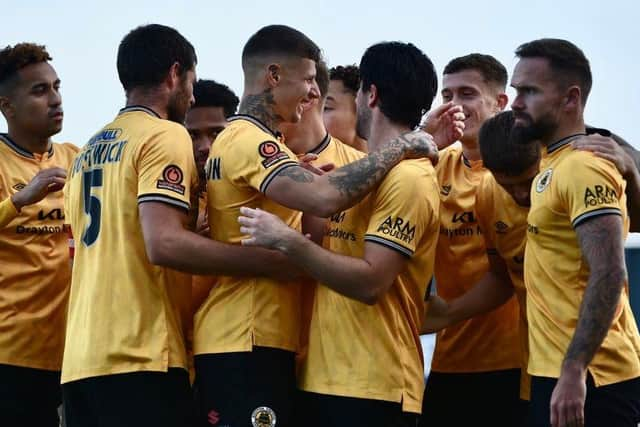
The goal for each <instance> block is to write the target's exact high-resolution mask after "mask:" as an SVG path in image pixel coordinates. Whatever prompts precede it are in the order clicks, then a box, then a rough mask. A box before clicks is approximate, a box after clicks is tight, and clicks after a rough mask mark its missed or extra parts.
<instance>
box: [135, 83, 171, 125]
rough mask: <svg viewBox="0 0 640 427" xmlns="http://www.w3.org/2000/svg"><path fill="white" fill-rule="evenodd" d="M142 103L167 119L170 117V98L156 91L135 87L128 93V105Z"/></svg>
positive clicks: (141, 104)
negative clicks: (168, 106)
mask: <svg viewBox="0 0 640 427" xmlns="http://www.w3.org/2000/svg"><path fill="white" fill-rule="evenodd" d="M132 105H140V106H142V107H146V108H149V109H150V110H153V111H154V112H155V113H156V114H157V115H158V116H160V118H162V119H165V120H167V119H168V117H169V112H168V108H167V105H168V100H167V99H165V98H164V97H162V96H159V95H158V94H157V93H155V92H150V91H146V90H139V89H133V90H131V91H129V93H127V107H130V106H132Z"/></svg>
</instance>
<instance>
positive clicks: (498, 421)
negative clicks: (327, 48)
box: [420, 369, 526, 427]
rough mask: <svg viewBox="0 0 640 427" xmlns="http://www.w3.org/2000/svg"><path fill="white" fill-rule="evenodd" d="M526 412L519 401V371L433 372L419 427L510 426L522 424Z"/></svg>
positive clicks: (426, 389)
mask: <svg viewBox="0 0 640 427" xmlns="http://www.w3.org/2000/svg"><path fill="white" fill-rule="evenodd" d="M525 410H526V406H525V405H524V404H523V402H522V401H521V400H520V369H508V370H504V371H491V372H478V373H443V372H433V371H432V372H431V373H430V374H429V378H428V379H427V384H426V386H425V391H424V400H423V403H422V416H421V417H420V426H424V427H431V426H447V427H469V426H475V425H477V426H492V427H503V426H504V427H513V426H518V425H521V423H522V418H523V416H524V414H523V411H525Z"/></svg>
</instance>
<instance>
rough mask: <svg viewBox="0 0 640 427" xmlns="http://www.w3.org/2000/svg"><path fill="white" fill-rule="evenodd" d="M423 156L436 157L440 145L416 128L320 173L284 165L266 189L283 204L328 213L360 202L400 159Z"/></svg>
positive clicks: (308, 210)
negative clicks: (359, 156) (359, 157)
mask: <svg viewBox="0 0 640 427" xmlns="http://www.w3.org/2000/svg"><path fill="white" fill-rule="evenodd" d="M420 157H432V158H437V148H436V145H435V143H434V142H433V139H432V138H431V136H429V134H427V133H424V132H421V131H414V132H411V133H407V134H404V135H400V136H399V137H397V138H395V139H393V140H391V141H389V142H388V143H386V144H384V145H383V146H382V147H381V148H380V149H379V150H377V151H373V152H371V153H369V154H368V155H367V156H365V157H364V158H362V159H360V160H358V161H356V162H353V163H350V164H348V165H346V166H343V167H341V168H339V169H336V170H334V171H332V172H329V173H327V174H324V175H321V176H318V175H315V174H313V173H311V172H309V171H307V170H305V169H304V168H302V167H299V166H292V167H289V168H286V169H283V170H282V171H281V172H280V173H278V174H277V175H276V177H275V178H274V179H273V181H272V182H271V183H270V184H269V186H268V187H267V189H266V192H265V193H266V195H267V196H268V197H269V198H270V199H272V200H275V201H276V202H278V203H280V204H281V205H284V206H287V207H290V208H292V209H297V210H300V211H303V212H305V213H308V214H312V215H316V216H320V217H328V216H330V215H331V214H333V213H336V212H339V211H341V210H344V209H347V208H349V207H351V206H353V205H355V204H356V203H358V202H359V201H360V200H361V199H362V198H363V197H364V196H365V195H367V194H368V193H369V192H370V191H371V190H372V189H373V188H374V187H376V186H377V185H378V184H379V183H380V181H382V179H383V178H384V176H385V175H386V174H387V172H389V170H391V168H393V167H394V166H395V165H396V164H398V163H399V162H400V161H401V160H403V159H409V158H420Z"/></svg>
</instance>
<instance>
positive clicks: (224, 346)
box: [194, 115, 302, 355]
mask: <svg viewBox="0 0 640 427" xmlns="http://www.w3.org/2000/svg"><path fill="white" fill-rule="evenodd" d="M297 164H298V161H297V158H296V156H295V155H294V154H293V153H292V152H291V151H290V150H289V149H288V148H287V147H286V146H285V145H284V144H283V143H282V142H281V141H280V138H279V135H278V134H277V133H275V132H273V131H272V130H270V129H269V128H267V127H266V126H265V125H264V124H262V123H261V122H260V121H259V120H258V119H256V118H254V117H252V116H248V115H238V116H235V117H232V118H230V119H229V125H228V126H227V127H226V128H225V129H224V130H223V131H222V132H221V133H220V135H218V137H217V138H216V142H215V144H213V145H212V147H211V151H210V154H209V159H208V162H207V168H206V169H207V197H208V215H209V227H210V229H211V237H212V238H213V239H215V240H218V241H221V242H225V243H231V244H240V240H241V239H242V237H243V235H242V233H241V232H240V225H239V224H238V216H240V208H241V207H242V206H247V207H251V208H260V209H262V210H265V211H268V212H271V213H272V214H275V215H277V216H278V217H280V219H282V220H283V221H284V222H285V223H286V224H287V225H289V226H290V227H292V228H294V229H298V230H299V229H300V223H301V216H302V214H301V213H300V212H298V211H295V210H292V209H289V208H287V207H284V206H282V205H280V204H278V203H276V202H274V201H273V200H271V199H269V198H268V197H266V196H265V192H266V189H267V187H268V186H269V184H270V183H271V182H272V180H273V178H275V177H276V176H277V175H278V173H279V172H280V171H282V170H284V169H285V168H288V167H292V166H297ZM300 304H301V302H300V283H299V282H287V283H283V282H279V281H276V280H273V279H271V278H266V277H252V276H250V275H245V276H235V277H232V276H225V277H220V279H219V280H218V282H217V283H216V286H215V288H213V289H212V291H211V292H210V293H209V296H208V297H207V299H206V301H205V302H204V303H203V304H202V306H201V307H200V309H199V310H198V312H197V313H196V316H195V319H194V321H195V328H194V330H195V334H194V353H195V354H196V355H199V354H215V353H228V352H241V351H251V350H252V348H253V346H261V347H271V348H278V349H282V350H287V351H296V350H298V347H299V327H300Z"/></svg>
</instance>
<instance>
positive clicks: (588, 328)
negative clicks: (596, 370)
mask: <svg viewBox="0 0 640 427" xmlns="http://www.w3.org/2000/svg"><path fill="white" fill-rule="evenodd" d="M624 278H625V272H624V270H622V271H620V270H617V271H610V272H602V273H600V274H593V273H592V274H591V276H590V277H589V282H588V284H587V289H586V290H585V293H584V296H583V299H582V305H581V306H580V314H579V317H578V323H577V325H576V330H575V332H574V334H573V338H572V339H571V342H570V344H569V348H568V349H567V353H566V355H565V358H564V362H563V369H564V368H565V365H566V366H567V367H569V366H572V367H577V368H580V369H586V368H587V366H588V365H589V363H591V360H592V359H593V357H594V356H595V354H596V351H597V350H598V348H600V345H601V344H602V341H604V338H605V337H606V335H607V333H608V331H609V328H610V327H611V323H612V322H613V317H614V315H615V312H616V308H617V306H618V303H619V301H620V294H621V292H622V288H623V286H624Z"/></svg>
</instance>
